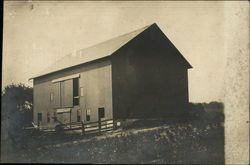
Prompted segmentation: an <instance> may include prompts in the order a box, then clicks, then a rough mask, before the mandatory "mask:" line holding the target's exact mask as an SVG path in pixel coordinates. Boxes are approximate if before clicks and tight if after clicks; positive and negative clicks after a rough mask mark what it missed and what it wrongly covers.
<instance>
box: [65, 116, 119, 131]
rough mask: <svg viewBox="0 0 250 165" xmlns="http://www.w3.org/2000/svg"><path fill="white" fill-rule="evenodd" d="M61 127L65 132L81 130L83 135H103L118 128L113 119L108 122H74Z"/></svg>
mask: <svg viewBox="0 0 250 165" xmlns="http://www.w3.org/2000/svg"><path fill="white" fill-rule="evenodd" d="M61 126H62V127H63V128H64V131H75V130H81V132H82V134H90V133H98V132H99V133H101V132H106V131H110V130H113V129H115V128H116V125H115V123H114V122H113V119H108V120H99V121H95V122H88V123H83V122H74V123H67V124H61Z"/></svg>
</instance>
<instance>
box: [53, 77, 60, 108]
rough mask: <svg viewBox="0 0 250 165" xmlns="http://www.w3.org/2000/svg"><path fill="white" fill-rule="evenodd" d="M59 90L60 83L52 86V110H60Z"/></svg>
mask: <svg viewBox="0 0 250 165" xmlns="http://www.w3.org/2000/svg"><path fill="white" fill-rule="evenodd" d="M60 88H61V86H60V82H57V83H53V84H52V94H53V100H52V106H53V107H54V108H60V107H61V98H60V97H61V92H60Z"/></svg>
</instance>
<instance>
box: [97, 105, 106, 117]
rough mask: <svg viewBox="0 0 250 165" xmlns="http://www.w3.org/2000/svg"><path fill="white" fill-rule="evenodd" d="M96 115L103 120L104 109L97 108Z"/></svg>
mask: <svg viewBox="0 0 250 165" xmlns="http://www.w3.org/2000/svg"><path fill="white" fill-rule="evenodd" d="M98 114H99V118H104V117H105V113H104V108H103V107H102V108H99V109H98Z"/></svg>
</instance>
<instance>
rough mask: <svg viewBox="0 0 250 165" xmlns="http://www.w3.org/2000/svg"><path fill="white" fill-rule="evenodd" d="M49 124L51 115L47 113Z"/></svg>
mask: <svg viewBox="0 0 250 165" xmlns="http://www.w3.org/2000/svg"><path fill="white" fill-rule="evenodd" d="M47 122H48V123H50V113H49V112H47Z"/></svg>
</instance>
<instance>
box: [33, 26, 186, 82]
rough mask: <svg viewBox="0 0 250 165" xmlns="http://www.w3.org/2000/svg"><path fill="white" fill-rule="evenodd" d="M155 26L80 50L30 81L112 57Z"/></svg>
mask: <svg viewBox="0 0 250 165" xmlns="http://www.w3.org/2000/svg"><path fill="white" fill-rule="evenodd" d="M153 25H155V26H157V25H156V24H155V23H154V24H151V25H148V26H145V27H143V28H140V29H137V30H135V31H132V32H130V33H126V34H123V35H120V36H118V37H115V38H112V39H109V40H107V41H104V42H101V43H99V44H96V45H93V46H90V47H88V48H84V49H81V50H78V51H76V52H75V53H71V54H68V55H66V56H64V57H62V58H61V59H60V60H58V61H56V62H55V63H53V64H52V65H51V66H50V67H48V68H47V69H45V70H44V71H42V72H40V73H39V74H37V75H35V76H33V77H32V78H30V79H34V78H37V77H41V76H44V75H47V74H50V73H54V72H57V71H60V70H63V69H66V68H70V67H73V66H77V65H80V64H84V63H87V62H91V61H94V60H97V59H101V58H104V57H107V56H111V55H112V54H113V53H114V52H115V51H117V50H118V49H119V48H121V47H122V46H123V45H125V44H126V43H128V42H129V41H130V40H132V39H133V38H135V37H136V36H138V35H139V34H140V33H142V32H143V31H144V30H146V29H148V28H149V27H150V26H153ZM183 58H184V57H183ZM184 60H185V58H184ZM185 61H186V60H185ZM186 62H187V61H186ZM187 63H188V62H187ZM188 64H189V63H188ZM189 65H190V64H189ZM190 66H191V65H190Z"/></svg>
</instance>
